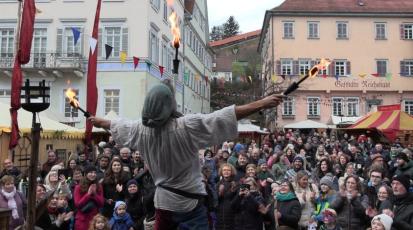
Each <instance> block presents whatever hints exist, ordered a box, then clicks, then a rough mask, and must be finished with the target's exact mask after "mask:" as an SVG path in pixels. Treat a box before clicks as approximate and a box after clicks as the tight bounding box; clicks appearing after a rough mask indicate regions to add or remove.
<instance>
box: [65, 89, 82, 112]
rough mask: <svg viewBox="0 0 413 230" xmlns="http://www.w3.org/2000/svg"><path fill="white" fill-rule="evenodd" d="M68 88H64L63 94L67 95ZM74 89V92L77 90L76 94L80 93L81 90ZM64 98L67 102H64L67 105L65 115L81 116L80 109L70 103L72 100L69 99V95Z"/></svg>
mask: <svg viewBox="0 0 413 230" xmlns="http://www.w3.org/2000/svg"><path fill="white" fill-rule="evenodd" d="M66 90H67V89H65V90H63V95H66ZM72 90H73V92H75V94H76V95H79V90H78V89H72ZM64 100H65V102H64V105H65V108H64V114H65V117H79V111H78V109H76V108H74V107H72V106H71V105H70V101H69V99H68V98H67V97H64Z"/></svg>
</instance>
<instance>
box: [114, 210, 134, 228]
mask: <svg viewBox="0 0 413 230" xmlns="http://www.w3.org/2000/svg"><path fill="white" fill-rule="evenodd" d="M109 226H110V229H112V230H129V228H131V227H133V221H132V218H131V217H130V215H129V213H126V214H125V215H123V216H118V214H116V213H115V212H113V217H112V218H111V219H110V221H109Z"/></svg>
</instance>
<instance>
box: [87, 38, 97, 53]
mask: <svg viewBox="0 0 413 230" xmlns="http://www.w3.org/2000/svg"><path fill="white" fill-rule="evenodd" d="M97 43H98V40H96V39H95V38H93V37H90V38H89V46H90V50H91V51H92V54H93V53H95V49H96V45H97Z"/></svg>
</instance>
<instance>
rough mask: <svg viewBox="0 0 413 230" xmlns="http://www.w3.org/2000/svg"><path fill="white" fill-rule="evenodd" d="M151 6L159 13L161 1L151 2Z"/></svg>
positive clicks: (153, 0) (154, 0)
mask: <svg viewBox="0 0 413 230" xmlns="http://www.w3.org/2000/svg"><path fill="white" fill-rule="evenodd" d="M151 5H152V8H153V9H154V10H155V11H156V12H158V11H159V8H160V6H161V0H151Z"/></svg>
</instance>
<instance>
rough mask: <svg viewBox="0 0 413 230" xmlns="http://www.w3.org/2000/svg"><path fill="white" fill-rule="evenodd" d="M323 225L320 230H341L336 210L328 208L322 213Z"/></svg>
mask: <svg viewBox="0 0 413 230" xmlns="http://www.w3.org/2000/svg"><path fill="white" fill-rule="evenodd" d="M322 218H323V219H322V223H323V224H322V225H321V226H320V230H341V227H340V226H339V225H338V224H337V212H336V211H335V210H334V209H331V208H326V209H324V211H323V212H322Z"/></svg>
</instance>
